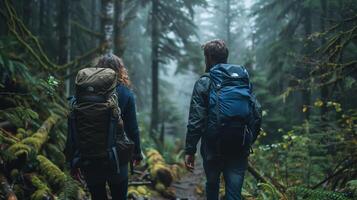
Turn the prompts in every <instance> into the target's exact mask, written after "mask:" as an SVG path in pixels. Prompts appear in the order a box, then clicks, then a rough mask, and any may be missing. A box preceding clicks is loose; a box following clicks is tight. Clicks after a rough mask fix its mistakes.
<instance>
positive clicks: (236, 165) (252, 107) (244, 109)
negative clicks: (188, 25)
mask: <svg viewBox="0 0 357 200" xmlns="http://www.w3.org/2000/svg"><path fill="white" fill-rule="evenodd" d="M202 48H203V51H204V56H205V63H206V70H205V71H206V73H205V74H204V75H203V76H201V77H200V79H199V80H198V81H196V83H195V86H194V89H193V93H192V99H191V105H190V112H189V119H188V125H187V134H186V148H185V154H186V156H185V164H186V168H187V169H188V170H189V171H193V170H194V167H195V153H196V146H197V143H198V142H199V140H201V155H202V158H203V168H204V171H205V174H206V179H207V181H206V195H207V200H218V198H219V185H220V175H221V173H223V177H224V181H225V198H226V200H241V199H242V198H241V189H242V185H243V180H244V173H245V170H246V169H247V164H248V160H247V158H248V155H249V153H250V148H251V144H252V143H253V142H254V141H255V140H256V138H257V136H258V134H259V130H260V125H261V109H260V105H259V103H258V102H257V100H256V98H255V96H254V95H253V93H252V85H251V83H250V81H249V75H248V72H247V70H246V69H245V68H244V67H243V66H240V65H232V64H227V59H228V49H227V47H226V45H225V43H224V41H223V40H212V41H209V42H207V43H205V44H204V45H203V46H202Z"/></svg>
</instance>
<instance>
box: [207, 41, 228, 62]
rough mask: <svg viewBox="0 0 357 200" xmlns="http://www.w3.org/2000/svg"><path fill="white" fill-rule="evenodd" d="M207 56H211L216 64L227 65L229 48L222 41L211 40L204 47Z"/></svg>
mask: <svg viewBox="0 0 357 200" xmlns="http://www.w3.org/2000/svg"><path fill="white" fill-rule="evenodd" d="M202 49H203V51H204V54H205V56H206V57H207V56H209V57H210V58H211V59H212V61H214V62H216V63H227V59H228V54H229V52H228V48H227V46H226V43H225V42H224V41H223V40H221V39H216V40H211V41H208V42H206V43H205V44H203V45H202Z"/></svg>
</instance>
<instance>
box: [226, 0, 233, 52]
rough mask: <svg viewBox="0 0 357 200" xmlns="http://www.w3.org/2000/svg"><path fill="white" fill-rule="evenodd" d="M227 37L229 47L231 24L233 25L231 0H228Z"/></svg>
mask: <svg viewBox="0 0 357 200" xmlns="http://www.w3.org/2000/svg"><path fill="white" fill-rule="evenodd" d="M225 10H226V37H227V38H226V39H227V41H226V42H227V45H228V48H230V45H231V42H232V41H231V26H232V14H231V1H230V0H226V9H225Z"/></svg>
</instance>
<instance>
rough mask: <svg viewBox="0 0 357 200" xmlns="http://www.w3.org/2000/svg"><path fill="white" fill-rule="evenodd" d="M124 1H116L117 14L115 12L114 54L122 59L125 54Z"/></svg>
mask: <svg viewBox="0 0 357 200" xmlns="http://www.w3.org/2000/svg"><path fill="white" fill-rule="evenodd" d="M123 8H124V1H123V0H115V12H114V20H115V23H114V53H115V54H116V55H117V56H119V57H121V56H123V53H124V38H123V23H124V16H123Z"/></svg>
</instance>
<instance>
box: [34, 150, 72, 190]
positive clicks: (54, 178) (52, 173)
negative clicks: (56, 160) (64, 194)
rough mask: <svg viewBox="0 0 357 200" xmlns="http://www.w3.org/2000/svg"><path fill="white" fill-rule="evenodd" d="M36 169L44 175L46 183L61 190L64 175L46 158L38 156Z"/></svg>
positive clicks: (64, 179) (64, 178)
mask: <svg viewBox="0 0 357 200" xmlns="http://www.w3.org/2000/svg"><path fill="white" fill-rule="evenodd" d="M37 161H38V169H39V170H40V172H41V173H42V174H44V175H45V177H46V179H47V181H48V182H49V183H50V184H51V185H54V186H57V187H59V188H62V187H63V186H64V184H65V183H66V175H65V173H64V172H62V171H61V170H60V169H59V168H58V167H57V166H56V165H55V164H53V163H52V162H51V161H50V160H48V159H47V158H46V157H44V156H41V155H38V156H37Z"/></svg>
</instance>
